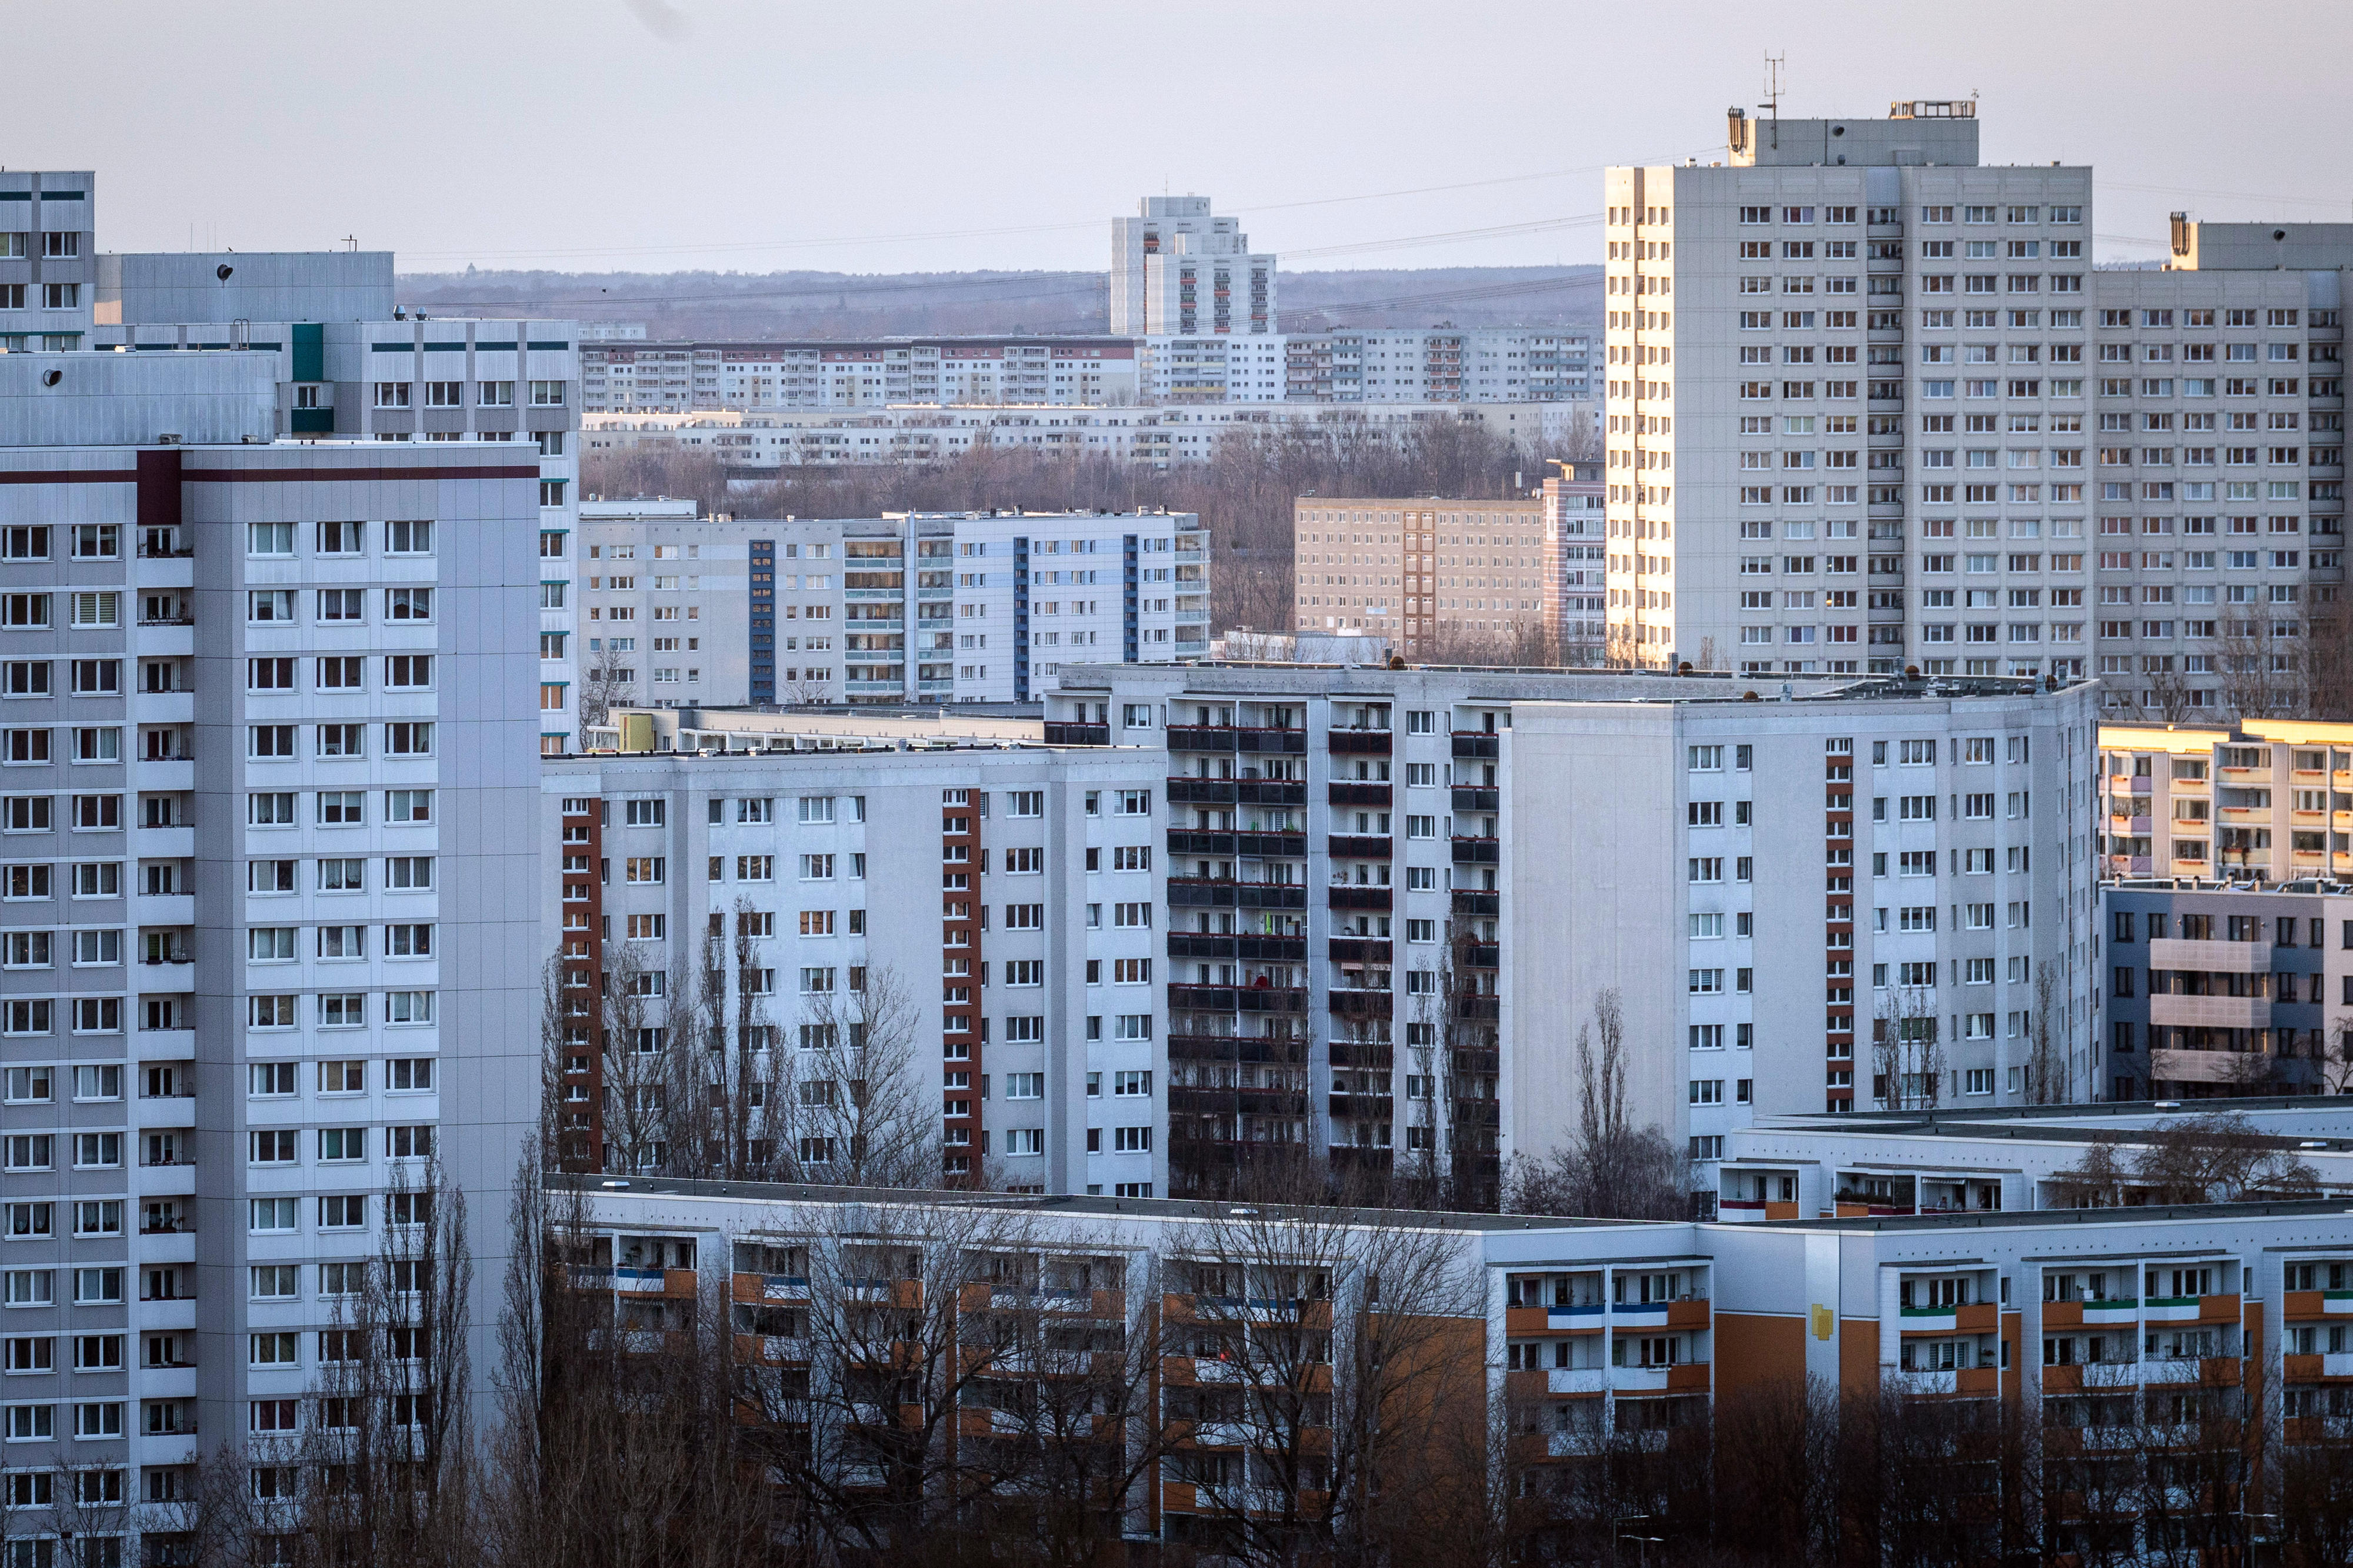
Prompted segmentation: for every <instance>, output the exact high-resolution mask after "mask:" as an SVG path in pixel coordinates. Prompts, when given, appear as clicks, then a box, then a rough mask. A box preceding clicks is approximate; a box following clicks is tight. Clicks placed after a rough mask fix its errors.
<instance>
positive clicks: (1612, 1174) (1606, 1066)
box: [1505, 987, 1692, 1219]
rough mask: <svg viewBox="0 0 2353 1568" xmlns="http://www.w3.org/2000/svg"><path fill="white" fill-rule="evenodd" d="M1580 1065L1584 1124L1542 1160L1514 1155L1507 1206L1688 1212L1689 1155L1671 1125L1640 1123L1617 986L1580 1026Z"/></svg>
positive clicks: (1615, 1213) (1657, 1215)
mask: <svg viewBox="0 0 2353 1568" xmlns="http://www.w3.org/2000/svg"><path fill="white" fill-rule="evenodd" d="M1597 1035H1598V1036H1599V1041H1600V1043H1599V1046H1598V1047H1597V1046H1596V1045H1595V1043H1594V1041H1595V1037H1596V1036H1597ZM1577 1088H1578V1103H1577V1131H1576V1132H1575V1133H1574V1135H1573V1136H1572V1137H1571V1138H1570V1139H1569V1140H1568V1142H1566V1143H1564V1144H1562V1145H1560V1146H1559V1147H1557V1148H1556V1149H1555V1150H1554V1151H1553V1152H1552V1154H1551V1155H1550V1157H1549V1158H1547V1159H1546V1160H1544V1161H1543V1162H1541V1163H1539V1162H1537V1161H1535V1160H1533V1159H1530V1158H1528V1157H1525V1156H1522V1157H1520V1158H1518V1159H1515V1160H1514V1163H1513V1167H1512V1173H1511V1184H1510V1193H1509V1196H1508V1198H1507V1200H1506V1203H1505V1207H1507V1208H1509V1209H1510V1210H1512V1211H1513V1212H1514V1213H1518V1214H1556V1215H1587V1216H1589V1217H1592V1218H1596V1219H1682V1218H1685V1217H1687V1216H1688V1215H1690V1213H1691V1202H1692V1199H1691V1173H1690V1170H1689V1162H1688V1161H1687V1160H1686V1159H1685V1158H1684V1157H1683V1153H1682V1152H1680V1151H1678V1150H1677V1149H1676V1148H1675V1146H1674V1143H1673V1142H1672V1140H1670V1139H1669V1138H1668V1136H1667V1134H1666V1133H1665V1132H1664V1131H1661V1130H1660V1129H1659V1128H1657V1127H1655V1126H1651V1127H1637V1126H1636V1125H1635V1124H1634V1120H1633V1112H1632V1110H1631V1107H1630V1102H1629V1100H1628V1098H1627V1089H1626V1022H1625V1013H1624V1010H1623V1008H1622V1006H1621V1005H1620V1002H1619V997H1618V992H1617V990H1616V988H1615V987H1612V988H1610V989H1609V990H1606V991H1604V992H1602V993H1601V994H1599V996H1597V997H1595V998H1594V1002H1593V1019H1592V1022H1591V1023H1590V1024H1589V1025H1588V1024H1579V1025H1578V1026H1577Z"/></svg>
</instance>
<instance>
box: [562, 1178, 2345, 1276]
mask: <svg viewBox="0 0 2353 1568" xmlns="http://www.w3.org/2000/svg"><path fill="white" fill-rule="evenodd" d="M550 1185H551V1187H552V1188H553V1189H554V1190H558V1191H566V1192H580V1193H586V1194H591V1195H600V1196H602V1195H610V1196H624V1195H628V1196H639V1197H691V1198H706V1199H708V1198H718V1199H724V1200H730V1201H733V1202H737V1203H743V1204H747V1205H752V1204H771V1205H790V1204H806V1205H860V1206H871V1207H874V1208H899V1207H913V1208H926V1209H962V1210H982V1211H997V1212H1004V1213H1008V1214H1039V1215H1058V1216H1070V1217H1073V1218H1089V1217H1092V1218H1100V1219H1113V1218H1118V1217H1123V1216H1125V1217H1134V1218H1148V1219H1159V1220H1189V1221H1193V1222H1195V1223H1198V1224H1203V1225H1211V1224H1231V1223H1233V1222H1234V1221H1237V1220H1258V1219H1273V1220H1282V1219H1297V1220H1301V1221H1303V1222H1312V1223H1315V1224H1322V1225H1330V1224H1333V1223H1335V1222H1334V1219H1333V1216H1334V1215H1335V1213H1336V1214H1339V1215H1345V1216H1347V1217H1346V1218H1345V1219H1344V1220H1342V1221H1340V1222H1339V1223H1342V1224H1356V1225H1362V1226H1394V1227H1399V1228H1406V1229H1415V1230H1436V1231H1449V1232H1455V1233H1460V1234H1463V1235H1487V1234H1498V1233H1503V1234H1508V1233H1511V1232H1514V1231H1529V1230H1591V1231H1617V1232H1628V1231H1639V1230H1642V1229H1646V1228H1647V1229H1655V1230H1681V1231H1687V1232H1692V1233H1694V1234H1695V1233H1697V1232H1699V1231H1704V1230H1706V1231H1714V1230H1728V1231H1735V1232H1747V1231H1753V1230H1757V1229H1759V1228H1764V1229H1768V1230H1774V1231H1808V1230H1823V1231H1863V1232H1873V1231H1894V1232H1912V1231H1931V1230H1936V1229H1939V1228H1943V1229H1948V1230H1971V1229H1975V1230H1985V1229H1996V1230H2000V1229H2008V1228H2011V1227H2021V1228H2022V1227H2028V1226H2031V1227H2034V1228H2037V1229H2053V1228H2065V1227H2071V1226H2084V1227H2100V1226H2116V1225H2119V1224H2121V1225H2128V1226H2148V1225H2151V1224H2158V1223H2167V1222H2182V1221H2206V1222H2211V1223H2215V1224H2227V1223H2229V1222H2231V1221H2234V1220H2242V1219H2261V1218H2273V1217H2286V1218H2305V1217H2309V1218H2314V1219H2325V1218H2334V1217H2348V1218H2353V1206H2348V1204H2347V1203H2346V1201H2345V1200H2344V1199H2342V1198H2295V1199H2269V1200H2263V1201H2259V1202H2253V1203H2237V1204H2150V1205H2143V1206H2139V1207H2134V1208H2104V1209H2028V1210H2008V1209H1997V1210H1992V1211H1989V1212H1982V1213H1968V1214H1952V1215H1851V1216H1849V1217H1846V1218H1843V1219H1823V1218H1813V1219H1788V1220H1770V1221H1764V1222H1752V1223H1750V1224H1747V1225H1736V1224H1727V1223H1725V1222H1724V1221H1721V1220H1688V1219H1602V1218H1595V1217H1590V1216H1586V1215H1532V1214H1486V1213H1480V1212H1473V1211H1462V1210H1451V1209H1430V1210H1422V1209H1380V1208H1352V1207H1347V1206H1345V1205H1332V1206H1328V1207H1326V1206H1306V1205H1283V1204H1262V1203H1251V1204H1235V1203H1226V1202H1222V1201H1214V1200H1202V1199H1197V1198H1120V1197H1101V1196H1092V1195H1091V1196H1081V1195H1079V1194H1067V1193H1043V1194H1020V1193H975V1192H958V1191H951V1190H946V1189H934V1188H927V1187H841V1186H822V1185H811V1184H800V1183H791V1182H710V1181H690V1180H686V1179H684V1178H679V1177H649V1176H626V1177H612V1176H601V1177H600V1176H568V1177H567V1176H554V1177H551V1178H550ZM1675 1256H1683V1253H1682V1252H1681V1251H1678V1252H1677V1253H1676V1254H1675Z"/></svg>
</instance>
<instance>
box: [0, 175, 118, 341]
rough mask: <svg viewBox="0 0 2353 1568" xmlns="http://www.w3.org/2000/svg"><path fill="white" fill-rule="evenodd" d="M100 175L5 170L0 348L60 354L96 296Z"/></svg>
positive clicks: (82, 328)
mask: <svg viewBox="0 0 2353 1568" xmlns="http://www.w3.org/2000/svg"><path fill="white" fill-rule="evenodd" d="M97 214H98V176H97V175H96V174H92V173H91V172H90V171H89V170H87V169H79V170H70V171H68V170H49V171H47V172H37V171H33V170H15V171H9V170H0V351H5V352H7V353H26V352H27V351H34V352H45V353H61V352H64V351H67V350H71V349H78V348H80V347H82V346H83V343H84V342H85V340H86V338H87V337H88V334H89V332H90V309H91V306H92V304H93V303H94V302H95V300H96V298H97V289H96V283H97V273H96V268H97V265H98V262H97V252H98V244H97V241H98V234H97V229H98V216H97Z"/></svg>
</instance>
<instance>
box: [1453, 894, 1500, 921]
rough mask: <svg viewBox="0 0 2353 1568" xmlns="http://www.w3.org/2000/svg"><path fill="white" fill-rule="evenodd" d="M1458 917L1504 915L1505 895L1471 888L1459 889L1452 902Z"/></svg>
mask: <svg viewBox="0 0 2353 1568" xmlns="http://www.w3.org/2000/svg"><path fill="white" fill-rule="evenodd" d="M1452 906H1453V910H1454V912H1455V913H1456V914H1458V915H1498V914H1501V913H1503V910H1504V895H1503V894H1501V893H1489V892H1481V891H1479V890H1477V889H1471V888H1457V889H1455V890H1454V896H1453V900H1452Z"/></svg>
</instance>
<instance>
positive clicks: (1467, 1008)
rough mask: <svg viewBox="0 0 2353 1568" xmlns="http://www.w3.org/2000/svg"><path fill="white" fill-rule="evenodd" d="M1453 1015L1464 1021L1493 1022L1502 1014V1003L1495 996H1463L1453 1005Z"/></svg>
mask: <svg viewBox="0 0 2353 1568" xmlns="http://www.w3.org/2000/svg"><path fill="white" fill-rule="evenodd" d="M1454 1016H1456V1017H1458V1018H1461V1020H1463V1021H1464V1022H1465V1023H1472V1024H1493V1023H1495V1022H1497V1021H1498V1020H1500V1019H1501V1018H1502V1017H1503V1016H1504V1004H1503V1000H1502V998H1500V997H1495V996H1465V997H1463V998H1462V999H1461V1001H1460V1002H1458V1003H1457V1004H1456V1005H1455V1009H1454Z"/></svg>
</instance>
